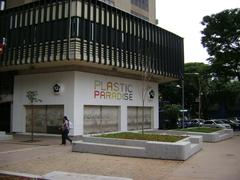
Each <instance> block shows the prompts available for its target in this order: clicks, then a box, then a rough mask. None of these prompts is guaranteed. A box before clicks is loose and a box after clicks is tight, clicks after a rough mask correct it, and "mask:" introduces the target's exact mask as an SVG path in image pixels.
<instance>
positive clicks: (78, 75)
mask: <svg viewBox="0 0 240 180" xmlns="http://www.w3.org/2000/svg"><path fill="white" fill-rule="evenodd" d="M95 80H96V81H101V82H102V83H104V84H105V83H107V82H113V83H118V84H120V83H123V84H127V85H130V90H131V92H130V94H132V100H116V99H112V98H109V96H108V99H100V98H99V96H97V97H94V91H95V90H99V91H101V87H100V86H96V88H95V85H96V84H95V83H96V82H95ZM55 83H60V84H61V85H62V86H63V87H64V91H63V93H61V94H60V95H54V93H53V90H52V87H53V85H54V84H55ZM115 85H116V84H115ZM147 86H148V87H151V88H152V89H153V90H154V92H155V98H154V99H153V100H149V99H148V98H146V101H145V106H151V107H154V108H153V117H154V118H153V121H154V122H152V124H153V128H158V84H157V83H149V84H148V85H147ZM103 88H105V87H103ZM109 89H110V88H109ZM109 89H108V91H110V90H109ZM29 90H36V91H38V94H39V96H38V97H39V98H40V99H41V100H42V102H41V103H37V104H39V105H40V104H41V105H64V114H65V115H67V116H68V117H69V118H70V119H71V120H72V121H73V124H74V130H73V131H72V132H71V134H73V135H82V134H83V118H84V105H103V106H108V105H113V106H119V107H120V110H121V112H120V116H121V117H120V119H121V123H120V130H122V131H125V130H127V106H142V98H141V91H142V82H141V81H137V80H131V79H125V78H118V77H111V76H103V75H98V74H90V73H83V72H58V73H48V74H32V75H19V76H16V77H15V82H14V100H13V102H14V104H13V129H12V131H14V132H25V126H26V125H25V123H26V122H25V108H24V105H28V104H29V103H28V100H27V98H26V92H27V91H29ZM115 90H117V89H115ZM103 91H104V90H103ZM106 91H107V90H106ZM114 92H120V93H121V91H120V90H119V91H114Z"/></svg>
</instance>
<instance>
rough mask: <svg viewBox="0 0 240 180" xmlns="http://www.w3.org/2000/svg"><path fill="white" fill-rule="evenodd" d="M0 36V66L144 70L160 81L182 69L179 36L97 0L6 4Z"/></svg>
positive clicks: (132, 72)
mask: <svg viewBox="0 0 240 180" xmlns="http://www.w3.org/2000/svg"><path fill="white" fill-rule="evenodd" d="M0 37H1V40H0V44H1V46H2V47H0V48H1V49H2V53H0V71H10V70H20V69H25V70H27V69H29V68H31V69H36V68H38V67H39V68H42V69H46V68H50V67H52V68H53V67H57V66H58V67H61V68H64V70H66V67H68V68H73V69H76V68H78V69H81V70H83V71H93V70H94V71H95V72H96V71H97V72H98V73H103V74H104V73H107V72H109V73H111V74H115V75H118V76H129V77H133V78H137V79H141V75H142V74H143V72H145V73H146V72H147V73H149V74H151V75H152V79H154V81H161V82H162V81H169V80H174V79H177V78H180V77H181V74H182V72H183V64H184V54H183V39H182V38H181V37H179V36H177V35H176V34H173V33H171V32H169V31H166V30H164V29H162V28H160V27H158V26H156V25H154V24H152V23H149V22H148V21H145V20H144V19H141V18H138V17H136V16H134V15H132V14H130V13H127V12H125V11H122V10H120V9H118V8H115V7H113V6H111V5H108V4H106V3H103V2H101V1H98V0H61V1H57V0H52V1H45V0H42V1H36V2H32V3H29V4H25V5H22V6H18V7H15V8H10V9H6V10H5V11H1V12H0ZM163 79H165V80H163Z"/></svg>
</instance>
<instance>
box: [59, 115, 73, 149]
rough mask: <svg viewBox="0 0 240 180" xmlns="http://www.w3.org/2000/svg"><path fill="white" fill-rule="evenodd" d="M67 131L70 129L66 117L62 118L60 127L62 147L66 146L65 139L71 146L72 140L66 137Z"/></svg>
mask: <svg viewBox="0 0 240 180" xmlns="http://www.w3.org/2000/svg"><path fill="white" fill-rule="evenodd" d="M69 129H70V123H69V119H68V118H67V116H64V117H63V123H62V127H61V131H62V144H63V145H66V139H67V140H68V141H69V142H70V144H72V140H71V139H70V138H69V136H68V133H69Z"/></svg>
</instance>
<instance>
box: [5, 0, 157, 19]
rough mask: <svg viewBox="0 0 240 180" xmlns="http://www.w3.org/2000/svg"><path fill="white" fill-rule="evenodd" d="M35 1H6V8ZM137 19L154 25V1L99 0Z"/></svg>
mask: <svg viewBox="0 0 240 180" xmlns="http://www.w3.org/2000/svg"><path fill="white" fill-rule="evenodd" d="M34 1H37V0H6V8H7V9H9V8H13V7H16V6H20V5H23V4H27V3H30V2H34ZM99 1H102V2H105V3H107V4H109V5H112V6H115V7H117V8H119V9H121V10H124V11H126V12H128V13H131V14H133V15H135V16H137V17H140V18H142V19H144V20H147V21H149V22H151V23H152V24H156V3H155V0H99Z"/></svg>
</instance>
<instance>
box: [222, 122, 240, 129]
mask: <svg viewBox="0 0 240 180" xmlns="http://www.w3.org/2000/svg"><path fill="white" fill-rule="evenodd" d="M222 121H223V122H224V123H226V124H230V126H231V128H232V129H233V130H237V129H238V130H240V122H239V121H237V120H231V119H224V120H222Z"/></svg>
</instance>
